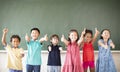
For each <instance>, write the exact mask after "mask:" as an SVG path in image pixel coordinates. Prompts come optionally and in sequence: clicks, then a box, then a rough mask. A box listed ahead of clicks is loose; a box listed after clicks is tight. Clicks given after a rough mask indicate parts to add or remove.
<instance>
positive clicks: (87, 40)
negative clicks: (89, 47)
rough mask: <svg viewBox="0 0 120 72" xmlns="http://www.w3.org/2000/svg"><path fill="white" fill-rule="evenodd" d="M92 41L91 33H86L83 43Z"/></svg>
mask: <svg viewBox="0 0 120 72" xmlns="http://www.w3.org/2000/svg"><path fill="white" fill-rule="evenodd" d="M91 40H92V35H91V33H86V35H85V41H86V42H90V41H91Z"/></svg>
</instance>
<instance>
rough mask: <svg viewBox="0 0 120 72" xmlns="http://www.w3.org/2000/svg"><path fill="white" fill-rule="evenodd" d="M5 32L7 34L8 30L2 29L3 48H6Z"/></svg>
mask: <svg viewBox="0 0 120 72" xmlns="http://www.w3.org/2000/svg"><path fill="white" fill-rule="evenodd" d="M7 32H8V29H7V28H4V29H3V35H2V45H3V46H6V44H7V43H6V34H7Z"/></svg>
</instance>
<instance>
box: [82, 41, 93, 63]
mask: <svg viewBox="0 0 120 72" xmlns="http://www.w3.org/2000/svg"><path fill="white" fill-rule="evenodd" d="M86 61H94V47H93V44H92V42H90V43H87V42H84V45H83V62H86Z"/></svg>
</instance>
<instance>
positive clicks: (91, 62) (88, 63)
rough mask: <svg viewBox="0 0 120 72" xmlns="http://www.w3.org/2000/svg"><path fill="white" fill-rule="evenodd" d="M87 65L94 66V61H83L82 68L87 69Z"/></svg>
mask: <svg viewBox="0 0 120 72" xmlns="http://www.w3.org/2000/svg"><path fill="white" fill-rule="evenodd" d="M88 67H89V68H95V64H94V61H87V62H83V68H84V69H87V68H88Z"/></svg>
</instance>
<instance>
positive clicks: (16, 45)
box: [11, 38, 20, 48]
mask: <svg viewBox="0 0 120 72" xmlns="http://www.w3.org/2000/svg"><path fill="white" fill-rule="evenodd" d="M11 43H12V46H13V47H14V48H18V46H19V44H20V41H19V39H18V38H12V42H11Z"/></svg>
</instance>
